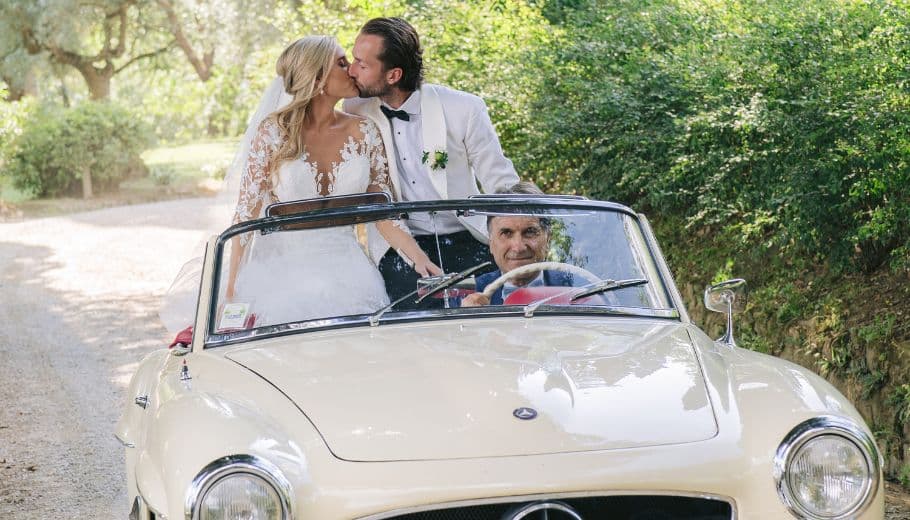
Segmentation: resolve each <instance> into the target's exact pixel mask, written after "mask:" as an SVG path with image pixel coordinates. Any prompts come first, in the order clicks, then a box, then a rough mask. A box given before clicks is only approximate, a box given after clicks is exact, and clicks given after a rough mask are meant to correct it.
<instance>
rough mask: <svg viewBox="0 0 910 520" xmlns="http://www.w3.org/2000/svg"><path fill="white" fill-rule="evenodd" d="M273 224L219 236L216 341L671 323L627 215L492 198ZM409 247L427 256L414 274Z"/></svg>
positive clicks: (650, 261)
mask: <svg viewBox="0 0 910 520" xmlns="http://www.w3.org/2000/svg"><path fill="white" fill-rule="evenodd" d="M270 214H272V215H282V214H283V215H284V216H275V217H269V218H265V219H261V220H258V221H251V222H248V223H245V224H243V225H239V226H234V227H233V228H231V229H229V230H228V231H226V232H225V233H224V234H223V235H222V236H221V237H220V241H219V246H218V247H217V248H216V255H217V256H216V258H215V271H214V273H215V275H214V276H215V280H216V284H217V285H216V286H215V289H214V291H215V294H214V295H213V300H212V301H213V305H212V306H211V308H210V309H209V312H210V320H209V321H210V327H209V331H208V332H209V339H210V340H212V339H213V340H215V341H216V342H217V341H225V340H231V339H239V338H243V337H249V336H258V335H262V334H270V333H285V332H289V331H299V330H312V329H317V328H326V327H341V326H356V325H371V326H383V325H385V324H388V323H393V322H396V321H402V320H420V319H427V320H433V319H440V318H455V317H457V318H469V317H483V316H489V315H498V316H502V315H518V316H524V317H533V316H536V315H541V314H547V313H560V314H573V313H579V314H590V313H603V314H625V315H636V316H658V317H676V316H677V314H676V313H675V311H674V310H673V309H672V304H671V303H670V302H671V300H670V298H669V296H668V291H667V288H666V286H665V283H664V280H663V279H662V278H661V275H660V270H659V267H658V261H656V260H655V258H654V252H653V251H652V247H651V246H650V245H649V242H648V240H647V239H646V235H645V233H646V232H645V231H644V230H643V229H642V226H641V223H640V221H639V218H638V217H636V216H635V214H634V213H632V212H630V211H629V210H628V209H625V208H623V207H621V206H616V205H610V204H606V203H594V202H588V201H573V200H571V199H564V200H558V199H557V200H555V201H553V200H551V201H547V203H543V202H541V201H536V202H535V201H532V200H528V201H520V202H519V201H516V200H514V199H512V200H498V201H497V200H492V199H491V200H480V201H471V200H468V201H455V202H452V201H446V202H437V203H435V204H430V203H422V204H421V203H405V204H390V203H384V204H383V203H380V204H370V205H361V206H355V207H351V208H330V209H323V210H316V211H304V212H298V213H293V212H291V213H290V214H288V213H280V212H273V213H270ZM395 237H398V238H397V239H396V238H395ZM402 237H404V239H405V241H410V240H413V241H412V242H411V244H412V246H411V247H414V246H417V247H419V248H420V249H421V250H422V251H424V252H425V255H426V256H425V257H424V258H423V259H422V261H418V262H417V265H416V266H413V260H414V259H412V258H409V255H408V254H407V249H408V246H407V245H406V244H404V245H403V244H402V242H401V240H402ZM409 237H413V239H411V238H409ZM389 242H392V243H395V245H396V246H398V248H397V249H396V248H395V247H390V246H389ZM396 242H397V243H396ZM414 242H416V244H414ZM412 256H417V255H412ZM427 260H428V261H429V263H428V262H427ZM415 267H417V268H418V269H422V270H425V271H436V268H438V271H436V272H429V273H427V274H428V276H420V275H419V274H418V273H417V272H416V271H415ZM207 342H209V341H207Z"/></svg>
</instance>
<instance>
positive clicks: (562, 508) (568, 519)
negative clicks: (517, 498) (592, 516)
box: [502, 502, 583, 520]
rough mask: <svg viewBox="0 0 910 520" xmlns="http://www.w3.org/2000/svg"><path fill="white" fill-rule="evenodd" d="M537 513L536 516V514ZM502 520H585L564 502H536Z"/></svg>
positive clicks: (512, 512) (507, 514)
mask: <svg viewBox="0 0 910 520" xmlns="http://www.w3.org/2000/svg"><path fill="white" fill-rule="evenodd" d="M535 513H536V514H535ZM502 520H583V519H582V517H581V515H579V514H578V513H576V512H575V510H574V509H572V508H571V507H569V506H567V505H566V504H563V503H562V502H535V503H533V504H526V505H523V506H521V507H519V508H518V509H516V510H514V511H511V512H509V513H506V515H505V516H504V517H502Z"/></svg>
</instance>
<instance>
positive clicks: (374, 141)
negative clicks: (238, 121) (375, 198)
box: [233, 119, 394, 224]
mask: <svg viewBox="0 0 910 520" xmlns="http://www.w3.org/2000/svg"><path fill="white" fill-rule="evenodd" d="M359 129H360V133H361V135H360V136H354V135H350V136H348V138H347V140H346V141H345V143H344V146H343V147H342V149H341V150H340V153H339V157H340V159H341V161H340V162H333V163H332V164H331V166H330V167H329V168H324V167H323V165H319V164H316V163H314V162H311V161H310V160H309V154H308V153H307V152H306V151H304V153H303V155H301V156H300V157H299V158H297V159H295V160H293V161H288V162H286V163H284V164H282V165H281V167H280V168H279V169H278V172H276V173H275V174H272V175H270V174H269V165H270V160H271V157H272V156H273V155H274V154H275V152H276V151H277V150H278V147H279V146H281V143H282V140H283V139H284V137H282V136H281V135H280V130H279V128H278V125H277V124H276V123H275V122H274V121H273V120H271V119H266V120H264V121H263V122H262V124H261V125H260V126H259V130H258V132H257V134H256V136H255V137H254V138H253V141H252V143H251V144H250V152H249V156H248V158H247V165H246V168H245V169H244V171H243V172H242V173H241V179H240V197H239V199H238V201H237V208H236V211H235V212H234V220H233V222H234V223H235V224H236V223H238V222H242V221H245V220H250V219H253V218H258V217H261V216H263V215H264V212H265V208H266V207H267V206H268V205H269V204H272V203H275V202H280V201H291V200H300V199H309V198H314V197H320V196H321V197H327V196H329V195H348V194H352V193H363V192H366V191H384V192H386V193H388V194H389V195H392V194H393V193H394V192H393V191H392V181H391V178H390V177H389V168H388V160H387V159H386V154H385V148H384V147H383V144H382V137H381V135H380V133H379V128H378V127H377V126H376V124H375V123H373V122H372V121H370V120H369V119H364V120H362V121H361V122H360V124H359Z"/></svg>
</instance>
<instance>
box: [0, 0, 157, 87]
mask: <svg viewBox="0 0 910 520" xmlns="http://www.w3.org/2000/svg"><path fill="white" fill-rule="evenodd" d="M0 16H2V17H3V18H4V19H5V20H6V23H7V24H9V25H10V28H11V29H13V30H14V34H18V35H19V37H20V38H21V45H22V46H23V47H24V48H25V49H26V50H27V51H28V53H29V54H32V55H38V54H46V55H47V56H48V58H49V59H50V60H51V61H52V62H55V63H58V64H61V65H65V66H69V67H73V68H75V69H76V70H77V71H78V72H79V74H80V75H81V76H82V78H83V79H84V80H85V83H86V85H87V87H88V90H89V93H90V96H91V98H92V99H94V100H103V99H107V98H109V97H110V91H111V79H112V78H113V77H114V75H116V74H118V73H120V72H121V71H123V70H124V69H125V68H127V67H129V66H130V65H133V64H134V63H136V62H137V61H139V60H142V59H146V58H150V57H153V56H157V55H159V54H161V53H163V52H165V51H167V50H168V49H169V48H170V47H171V45H172V42H171V41H167V40H165V41H162V38H161V37H160V35H158V34H156V29H155V26H154V23H155V22H156V21H157V20H156V19H155V17H154V15H153V13H150V12H148V10H146V9H144V4H143V3H141V2H139V1H138V0H94V1H92V0H88V1H86V0H62V1H59V2H53V3H49V4H45V3H43V2H42V3H38V4H37V5H36V4H35V3H34V2H31V1H29V0H11V1H8V2H5V3H4V5H3V6H2V7H0ZM155 44H158V45H157V46H154V45H155ZM153 46H154V47H153Z"/></svg>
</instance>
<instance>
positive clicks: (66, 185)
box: [5, 103, 152, 197]
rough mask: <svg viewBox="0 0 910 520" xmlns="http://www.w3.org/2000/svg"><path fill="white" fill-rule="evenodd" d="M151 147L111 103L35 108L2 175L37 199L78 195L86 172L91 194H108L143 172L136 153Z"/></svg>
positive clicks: (146, 134)
mask: <svg viewBox="0 0 910 520" xmlns="http://www.w3.org/2000/svg"><path fill="white" fill-rule="evenodd" d="M151 143H152V134H151V132H150V131H149V129H148V128H147V127H146V126H145V125H144V124H143V123H142V122H141V120H139V119H138V118H136V117H135V116H134V115H133V114H131V113H130V112H129V111H127V110H125V109H123V108H121V107H118V106H116V105H113V104H110V103H83V104H81V105H79V106H78V107H76V108H73V109H69V110H62V109H59V108H56V107H50V106H41V107H37V109H36V110H34V111H33V112H32V113H31V117H30V119H29V120H28V121H27V122H26V124H25V125H24V127H23V129H22V135H21V136H19V138H18V139H17V140H16V143H15V150H14V152H13V153H12V155H11V157H10V160H9V165H8V167H7V168H6V170H5V173H6V175H8V176H9V177H10V178H11V179H12V180H13V184H14V186H16V188H18V189H20V190H24V191H28V192H31V193H32V194H34V195H36V196H40V197H48V196H50V197H53V196H59V195H72V194H77V193H79V192H80V190H81V182H82V181H81V179H82V175H83V174H86V173H88V174H90V175H91V177H92V181H93V184H94V186H95V189H96V190H97V191H106V190H114V189H116V188H117V186H118V185H119V182H120V181H121V180H123V179H124V178H126V177H127V176H129V175H131V174H137V173H141V172H142V171H143V170H144V165H143V164H142V160H141V159H140V158H139V153H141V152H142V150H144V149H145V148H147V147H148V146H149V145H150V144H151Z"/></svg>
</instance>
